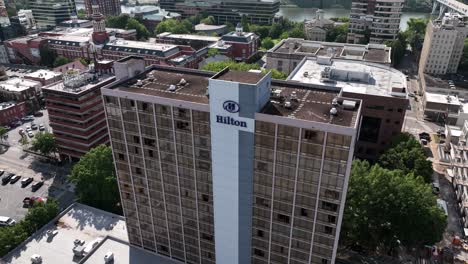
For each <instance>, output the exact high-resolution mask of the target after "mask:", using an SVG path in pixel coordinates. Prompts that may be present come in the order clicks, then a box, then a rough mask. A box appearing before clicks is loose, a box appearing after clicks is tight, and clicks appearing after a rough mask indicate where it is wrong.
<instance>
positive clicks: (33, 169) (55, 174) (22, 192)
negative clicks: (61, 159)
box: [0, 110, 74, 221]
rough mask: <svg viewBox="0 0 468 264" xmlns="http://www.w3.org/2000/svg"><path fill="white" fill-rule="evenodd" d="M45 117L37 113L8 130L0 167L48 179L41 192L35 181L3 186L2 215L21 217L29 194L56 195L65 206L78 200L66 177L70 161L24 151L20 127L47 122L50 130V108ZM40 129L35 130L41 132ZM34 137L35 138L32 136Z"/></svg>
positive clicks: (61, 204)
mask: <svg viewBox="0 0 468 264" xmlns="http://www.w3.org/2000/svg"><path fill="white" fill-rule="evenodd" d="M42 112H43V114H44V115H43V116H42V117H35V118H34V121H32V122H26V123H24V124H23V125H21V126H19V127H16V128H14V129H12V130H10V131H9V132H8V138H7V139H6V140H4V144H6V145H10V146H9V147H6V146H2V148H1V151H0V169H2V170H5V171H7V172H12V173H15V174H17V175H20V176H22V177H33V178H34V181H35V182H37V181H40V180H44V181H45V183H44V186H42V187H41V188H40V189H39V190H38V191H37V192H35V193H33V192H32V191H31V185H29V186H27V187H26V188H21V186H20V183H19V182H17V183H15V184H12V185H11V184H7V185H2V186H0V216H9V217H12V218H13V219H15V220H17V221H18V220H21V219H22V218H23V217H24V215H25V213H26V212H27V209H26V208H23V207H22V201H23V198H24V197H27V196H41V197H54V198H56V199H57V200H58V201H59V204H60V206H61V207H63V208H64V207H66V206H68V205H69V204H71V203H72V202H73V200H74V193H73V188H72V186H70V185H69V184H67V182H66V181H65V179H66V177H67V175H68V174H69V171H70V167H71V166H70V164H65V165H60V166H56V165H54V164H53V162H51V161H50V160H48V159H45V158H43V157H40V156H35V155H34V154H29V153H27V152H24V151H23V146H22V145H21V144H20V143H19V140H20V138H21V136H20V134H19V130H20V129H23V130H26V127H27V126H31V124H32V123H35V124H36V125H40V124H43V125H44V127H45V131H48V130H50V128H49V126H48V124H49V120H48V119H49V118H48V115H47V111H45V110H43V111H42ZM38 132H39V130H33V133H34V134H36V133H38ZM28 139H29V141H31V140H32V139H33V138H28Z"/></svg>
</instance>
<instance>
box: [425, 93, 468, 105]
mask: <svg viewBox="0 0 468 264" xmlns="http://www.w3.org/2000/svg"><path fill="white" fill-rule="evenodd" d="M426 102H431V103H439V104H449V105H461V103H460V100H459V99H458V97H456V96H453V95H446V94H438V93H430V92H426Z"/></svg>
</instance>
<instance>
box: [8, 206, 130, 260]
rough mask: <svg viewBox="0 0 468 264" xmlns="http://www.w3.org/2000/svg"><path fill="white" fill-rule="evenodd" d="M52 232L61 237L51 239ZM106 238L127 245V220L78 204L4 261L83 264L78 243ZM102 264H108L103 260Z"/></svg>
mask: <svg viewBox="0 0 468 264" xmlns="http://www.w3.org/2000/svg"><path fill="white" fill-rule="evenodd" d="M48 231H58V233H57V234H56V235H55V236H53V237H50V236H49V235H47V232H48ZM106 236H112V237H115V238H116V239H119V240H122V241H125V242H127V241H128V234H127V227H126V225H125V219H124V218H123V217H121V216H118V215H115V214H112V213H108V212H105V211H102V210H99V209H96V208H93V207H89V206H86V205H83V204H79V203H75V204H73V205H71V206H70V207H69V208H68V209H67V210H65V211H64V212H62V214H61V215H60V216H59V218H58V220H57V221H51V222H50V223H49V224H47V225H45V226H44V227H43V228H42V229H39V230H38V231H37V232H36V233H34V234H33V235H32V236H31V237H29V238H28V239H27V240H26V241H25V243H24V244H21V245H20V246H19V247H17V248H16V249H14V250H13V251H11V252H10V253H9V254H8V255H6V256H5V257H4V258H3V260H4V261H5V262H6V263H15V264H30V263H31V256H32V255H34V254H39V255H40V256H41V257H42V263H47V264H63V263H73V262H75V263H80V260H79V259H76V257H74V253H73V247H74V241H75V240H83V241H85V243H86V244H87V243H89V242H91V241H94V240H96V239H104V238H105V237H106ZM86 244H85V246H86ZM101 262H104V260H103V259H101ZM101 262H99V263H101ZM86 263H92V262H86ZM94 263H96V262H94ZM116 263H120V262H116Z"/></svg>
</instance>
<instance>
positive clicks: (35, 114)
mask: <svg viewBox="0 0 468 264" xmlns="http://www.w3.org/2000/svg"><path fill="white" fill-rule="evenodd" d="M43 115H44V113H42V112H36V113H34V116H35V117H39V116H43Z"/></svg>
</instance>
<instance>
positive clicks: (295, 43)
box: [266, 38, 391, 74]
mask: <svg viewBox="0 0 468 264" xmlns="http://www.w3.org/2000/svg"><path fill="white" fill-rule="evenodd" d="M317 56H329V57H332V58H333V59H344V60H352V61H360V62H362V63H367V62H372V63H378V64H382V65H390V63H391V48H390V47H387V46H385V45H377V44H367V45H360V44H344V43H334V42H319V41H310V40H304V39H296V38H288V39H283V40H282V41H281V42H279V43H278V44H277V45H276V46H274V47H273V48H271V49H270V50H268V51H267V53H266V68H267V69H277V70H279V71H281V72H284V73H286V74H289V73H291V72H292V71H293V70H294V69H295V68H296V67H297V65H298V64H299V63H300V62H301V61H302V60H303V59H304V58H305V57H317Z"/></svg>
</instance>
